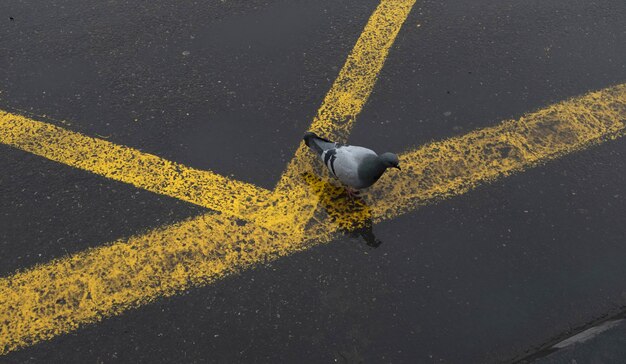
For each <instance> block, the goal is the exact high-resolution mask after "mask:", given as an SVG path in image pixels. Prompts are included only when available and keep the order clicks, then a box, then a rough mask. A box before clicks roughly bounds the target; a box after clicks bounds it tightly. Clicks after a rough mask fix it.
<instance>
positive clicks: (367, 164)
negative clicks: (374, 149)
mask: <svg viewBox="0 0 626 364" xmlns="http://www.w3.org/2000/svg"><path fill="white" fill-rule="evenodd" d="M385 170H387V167H386V166H385V164H384V163H383V162H382V161H381V160H380V158H379V157H378V156H371V157H369V158H367V159H366V160H364V161H363V162H362V163H361V165H360V166H359V169H358V174H359V179H360V180H361V181H362V182H363V187H361V188H365V187H369V186H371V185H373V184H374V182H376V181H378V179H379V178H380V176H382V175H383V173H385Z"/></svg>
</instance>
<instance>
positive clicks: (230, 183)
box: [0, 110, 270, 217]
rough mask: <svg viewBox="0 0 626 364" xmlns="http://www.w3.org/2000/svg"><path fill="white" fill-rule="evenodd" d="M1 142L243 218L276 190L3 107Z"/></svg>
mask: <svg viewBox="0 0 626 364" xmlns="http://www.w3.org/2000/svg"><path fill="white" fill-rule="evenodd" d="M0 143H3V144H8V145H11V146H13V147H16V148H19V149H21V150H24V151H27V152H30V153H33V154H36V155H39V156H42V157H44V158H48V159H51V160H53V161H56V162H59V163H63V164H66V165H69V166H72V167H76V168H80V169H84V170H87V171H89V172H92V173H96V174H99V175H101V176H104V177H107V178H111V179H114V180H116V181H120V182H125V183H129V184H131V185H133V186H136V187H139V188H143V189H146V190H148V191H152V192H156V193H160V194H163V195H166V196H171V197H175V198H178V199H181V200H183V201H187V202H191V203H194V204H196V205H200V206H203V207H206V208H209V209H212V210H216V211H220V212H222V213H226V214H232V215H234V216H238V217H244V216H248V215H249V213H248V212H247V210H248V208H249V207H250V206H258V205H259V204H260V203H261V202H262V201H263V202H264V201H267V200H268V198H269V197H270V191H268V190H265V189H262V188H259V187H256V186H254V185H251V184H248V183H244V182H239V181H236V180H233V179H230V178H226V177H224V176H221V175H219V174H216V173H213V172H210V171H202V170H198V169H194V168H189V167H186V166H184V165H182V164H179V163H175V162H170V161H168V160H165V159H162V158H159V157H157V156H155V155H152V154H148V153H143V152H140V151H138V150H136V149H132V148H128V147H124V146H120V145H116V144H113V143H111V142H109V141H106V140H103V139H98V138H92V137H88V136H85V135H82V134H80V133H76V132H72V131H69V130H66V129H63V128H60V127H58V126H54V125H51V124H48V123H44V122H41V121H36V120H32V119H29V118H26V117H24V116H19V115H15V114H11V113H7V112H4V111H2V110H0Z"/></svg>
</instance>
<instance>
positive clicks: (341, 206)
mask: <svg viewBox="0 0 626 364" xmlns="http://www.w3.org/2000/svg"><path fill="white" fill-rule="evenodd" d="M302 178H303V180H304V181H305V182H306V184H307V186H308V187H309V189H310V190H311V191H312V192H313V193H314V194H315V195H316V196H317V197H318V200H319V203H320V206H321V207H322V210H323V211H321V214H322V215H325V216H319V215H318V216H316V217H315V219H314V220H317V221H321V220H324V221H328V222H329V223H330V224H332V225H334V226H336V227H337V229H338V230H339V231H342V232H344V233H346V234H348V235H349V236H351V237H353V238H359V237H360V238H362V239H363V240H364V241H365V243H366V244H367V245H368V246H370V247H372V248H378V247H379V246H380V245H381V244H382V241H381V240H380V239H378V238H377V237H376V235H375V234H374V229H373V228H374V223H373V221H372V210H371V208H370V206H369V205H368V203H367V201H366V199H365V198H364V197H363V196H357V197H354V198H350V197H349V196H348V194H347V192H346V190H345V188H343V187H342V186H337V185H334V184H332V183H331V182H330V181H328V180H325V179H322V178H320V177H319V176H317V175H316V174H314V173H311V172H306V173H303V174H302Z"/></svg>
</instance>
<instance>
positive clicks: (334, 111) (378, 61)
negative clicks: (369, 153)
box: [254, 0, 415, 232]
mask: <svg viewBox="0 0 626 364" xmlns="http://www.w3.org/2000/svg"><path fill="white" fill-rule="evenodd" d="M413 4H415V0H383V1H381V3H380V4H379V5H378V7H377V8H376V10H375V11H374V13H373V14H372V16H371V17H370V19H369V20H368V22H367V24H366V25H365V28H364V29H363V32H362V33H361V35H360V37H359V39H358V40H357V42H356V44H355V46H354V48H353V50H352V52H351V53H350V55H349V56H348V59H347V60H346V63H345V64H344V66H343V67H342V68H341V70H340V71H339V75H338V76H337V79H336V80H335V82H334V83H333V85H332V87H331V89H330V91H328V93H327V94H326V97H325V98H324V101H323V102H322V105H321V106H320V108H319V110H318V113H317V116H316V117H315V119H314V120H313V123H312V125H311V127H310V130H312V131H315V132H318V133H319V134H320V135H323V136H325V137H327V138H332V139H333V140H337V141H345V140H346V139H347V137H348V135H349V134H350V130H351V128H352V126H353V125H354V121H355V119H356V116H357V115H358V114H359V113H360V112H361V110H362V109H363V106H364V105H365V102H366V101H367V99H368V98H369V96H370V94H371V92H372V89H373V88H374V85H375V83H376V79H377V77H378V74H379V72H380V70H381V69H382V67H383V65H384V63H385V59H386V58H387V55H388V54H389V49H390V48H391V46H392V44H393V42H394V41H395V39H396V36H397V35H398V32H399V31H400V28H401V27H402V24H403V23H404V21H405V20H406V18H407V16H408V15H409V12H410V11H411V8H412V7H413ZM314 165H315V161H314V158H313V156H312V155H311V153H309V151H308V150H307V148H306V147H304V146H303V144H301V145H300V147H299V148H298V150H297V151H296V154H295V157H294V158H293V159H292V160H291V162H290V163H289V164H288V165H287V168H286V170H285V172H284V173H283V175H282V177H281V179H280V181H279V182H278V184H277V186H276V188H275V189H274V193H273V194H272V201H271V202H270V203H269V204H268V208H264V209H261V210H259V211H260V213H259V215H258V216H257V217H255V219H254V220H255V221H257V222H258V223H259V224H261V225H263V226H267V227H269V228H271V229H272V230H276V231H284V232H287V231H289V232H293V231H299V232H303V231H304V226H305V225H306V224H307V223H308V222H309V221H310V219H311V217H312V216H313V213H314V212H315V210H316V208H317V204H318V201H317V200H316V196H315V195H314V194H312V193H311V191H310V189H309V188H307V185H306V182H305V181H304V180H303V178H302V177H303V176H304V175H306V174H308V173H312V172H313V166H314ZM293 211H298V212H299V213H298V214H294V213H293Z"/></svg>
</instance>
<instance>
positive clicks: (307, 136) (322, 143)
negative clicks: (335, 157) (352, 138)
mask: <svg viewBox="0 0 626 364" xmlns="http://www.w3.org/2000/svg"><path fill="white" fill-rule="evenodd" d="M303 139H304V144H306V145H307V147H309V148H311V150H312V151H314V152H315V153H316V154H317V155H322V153H323V152H324V151H325V150H329V149H333V148H335V147H336V144H335V143H333V142H331V141H330V140H328V139H324V138H322V137H319V136H318V135H317V134H315V133H313V132H310V131H307V132H306V133H304V138H303Z"/></svg>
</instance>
